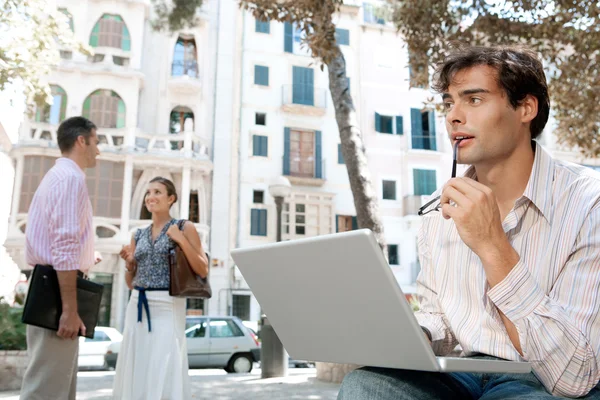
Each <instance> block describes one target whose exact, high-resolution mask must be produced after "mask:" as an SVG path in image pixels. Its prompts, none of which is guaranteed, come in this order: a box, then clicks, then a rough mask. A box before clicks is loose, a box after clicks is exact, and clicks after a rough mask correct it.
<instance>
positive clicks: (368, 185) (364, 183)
mask: <svg viewBox="0 0 600 400" xmlns="http://www.w3.org/2000/svg"><path fill="white" fill-rule="evenodd" d="M336 47H337V54H338V55H337V57H335V58H334V59H333V61H332V62H331V63H330V64H329V65H328V69H329V91H330V92H331V98H332V99H333V105H334V107H335V119H336V121H337V124H338V129H339V131H340V139H341V143H342V154H343V156H344V161H345V163H346V169H347V170H348V179H349V180H350V189H351V190H352V196H353V197H354V207H355V208H356V216H357V219H358V226H359V227H360V228H368V229H370V230H372V231H373V233H374V234H375V237H376V238H377V241H378V242H379V245H380V246H381V249H382V250H385V249H386V247H387V246H386V242H385V237H384V234H383V223H382V222H381V217H380V215H379V203H378V202H377V194H376V192H375V190H374V189H373V183H372V182H371V172H370V170H369V166H368V165H367V155H366V154H365V146H364V143H363V137H362V133H361V131H360V129H359V127H358V120H357V117H356V110H355V109H354V102H353V101H352V96H351V95H350V88H349V87H348V86H349V85H348V80H347V79H346V60H345V59H344V56H343V54H342V52H341V51H340V49H339V46H338V45H336ZM386 258H387V254H386Z"/></svg>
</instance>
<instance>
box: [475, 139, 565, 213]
mask: <svg viewBox="0 0 600 400" xmlns="http://www.w3.org/2000/svg"><path fill="white" fill-rule="evenodd" d="M534 143H535V156H534V159H533V168H532V169H531V175H530V176H529V181H528V182H527V186H526V187H525V191H524V192H523V197H526V198H528V199H529V200H530V201H531V202H532V203H533V204H534V205H535V206H536V207H537V208H538V210H540V212H541V213H542V215H543V216H544V218H546V220H547V221H548V222H552V215H551V213H550V211H551V208H552V186H553V182H554V166H555V163H554V159H553V158H552V156H550V154H548V152H547V151H546V150H545V149H544V148H543V147H542V146H541V145H540V144H539V143H538V142H534ZM464 176H465V177H467V178H471V179H475V180H477V174H476V173H475V167H473V166H470V167H469V168H468V169H467V171H466V172H465V174H464ZM517 201H518V200H517Z"/></svg>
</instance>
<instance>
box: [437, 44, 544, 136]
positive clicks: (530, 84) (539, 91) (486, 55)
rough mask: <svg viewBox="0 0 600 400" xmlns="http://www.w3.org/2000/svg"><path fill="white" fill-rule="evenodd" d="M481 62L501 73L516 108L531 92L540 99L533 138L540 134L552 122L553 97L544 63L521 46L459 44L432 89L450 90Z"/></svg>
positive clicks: (534, 120)
mask: <svg viewBox="0 0 600 400" xmlns="http://www.w3.org/2000/svg"><path fill="white" fill-rule="evenodd" d="M478 65H487V66H490V67H492V68H494V69H495V70H496V71H497V72H498V77H497V82H498V85H499V86H500V87H501V88H502V89H503V90H504V92H505V93H506V95H507V96H508V101H509V102H510V104H511V106H512V107H513V108H517V106H519V105H520V104H521V102H522V101H523V100H524V99H525V97H526V96H527V95H532V96H534V97H536V98H537V100H538V113H537V116H536V117H535V118H534V119H533V120H532V121H531V125H530V132H531V138H532V139H535V138H536V137H538V136H539V135H540V134H541V133H542V131H543V130H544V126H546V122H548V116H549V114H550V97H549V96H548V84H547V83H546V75H545V74H544V69H543V66H542V62H541V61H540V59H539V58H538V56H537V55H536V53H535V52H534V51H533V50H531V49H528V48H525V47H520V46H519V47H517V46H498V47H479V46H474V47H467V46H458V47H456V48H455V50H454V51H453V52H452V53H451V54H450V55H449V56H448V57H447V58H446V60H445V61H444V62H443V63H442V64H441V65H440V66H439V67H438V68H437V70H436V73H435V75H434V83H433V85H432V88H433V89H434V90H435V91H436V92H438V93H443V92H446V91H447V90H448V87H449V86H450V84H451V83H452V80H453V79H454V76H455V75H456V73H457V72H459V71H462V70H464V69H467V68H471V67H475V66H478Z"/></svg>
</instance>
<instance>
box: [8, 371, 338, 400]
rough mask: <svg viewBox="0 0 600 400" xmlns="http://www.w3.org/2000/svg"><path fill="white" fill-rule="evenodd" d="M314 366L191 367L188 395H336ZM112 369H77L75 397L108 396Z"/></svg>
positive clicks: (323, 398) (256, 398)
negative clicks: (284, 371)
mask: <svg viewBox="0 0 600 400" xmlns="http://www.w3.org/2000/svg"><path fill="white" fill-rule="evenodd" d="M316 374H317V372H316V369H315V368H290V369H289V370H288V376H287V377H285V378H269V379H261V378H260V369H259V368H255V369H254V370H252V372H250V373H248V374H228V373H227V372H225V371H223V370H220V369H192V370H190V381H191V385H192V399H194V400H196V399H202V400H208V399H210V400H215V399H218V400H234V399H235V400H239V399H244V400H245V399H251V400H267V399H269V400H276V399H307V400H330V399H331V400H333V399H336V397H337V393H338V390H339V387H340V385H339V384H335V383H324V382H320V381H317V379H316ZM114 375H115V372H114V371H80V372H79V373H78V374H77V400H92V399H93V400H108V399H112V396H111V394H112V384H113V379H114ZM0 399H2V400H18V399H19V392H18V391H17V392H14V391H13V392H0Z"/></svg>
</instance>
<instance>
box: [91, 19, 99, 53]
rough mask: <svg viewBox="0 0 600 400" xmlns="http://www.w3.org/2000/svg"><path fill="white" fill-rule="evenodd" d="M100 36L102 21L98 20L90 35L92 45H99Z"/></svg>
mask: <svg viewBox="0 0 600 400" xmlns="http://www.w3.org/2000/svg"><path fill="white" fill-rule="evenodd" d="M99 37H100V21H98V22H96V25H94V29H92V34H91V35H90V46H92V47H98V38H99Z"/></svg>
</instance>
